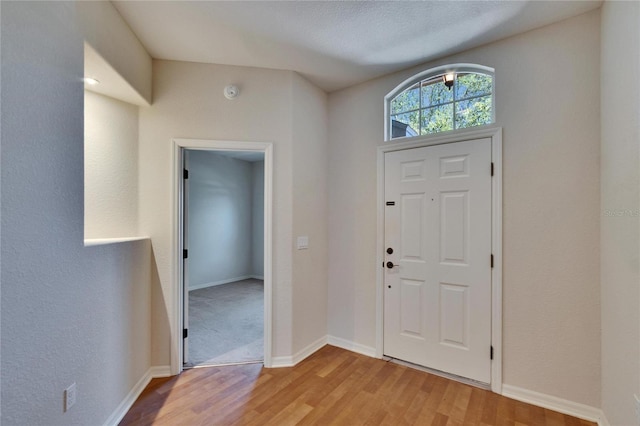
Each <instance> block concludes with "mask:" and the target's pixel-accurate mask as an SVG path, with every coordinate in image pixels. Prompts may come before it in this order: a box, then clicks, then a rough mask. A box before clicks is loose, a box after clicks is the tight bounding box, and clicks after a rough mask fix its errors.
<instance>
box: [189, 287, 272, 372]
mask: <svg viewBox="0 0 640 426" xmlns="http://www.w3.org/2000/svg"><path fill="white" fill-rule="evenodd" d="M263 316H264V284H263V282H262V281H261V280H254V279H249V280H243V281H237V282H234V283H229V284H223V285H218V286H214V287H207V288H203V289H199V290H193V291H190V292H189V359H188V362H186V363H185V364H186V366H199V365H224V364H233V363H244V362H260V361H262V360H263V356H264V343H263V342H264V340H263V334H264V326H263V324H264V318H263Z"/></svg>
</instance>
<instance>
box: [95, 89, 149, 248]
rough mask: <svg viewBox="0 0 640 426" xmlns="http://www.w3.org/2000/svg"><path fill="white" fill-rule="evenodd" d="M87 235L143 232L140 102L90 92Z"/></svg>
mask: <svg viewBox="0 0 640 426" xmlns="http://www.w3.org/2000/svg"><path fill="white" fill-rule="evenodd" d="M84 163H85V167H84V237H85V239H90V238H116V237H133V236H137V235H138V107H137V106H134V105H131V104H128V103H125V102H122V101H118V100H116V99H113V98H110V97H108V96H103V95H99V94H97V93H92V92H88V91H85V92H84Z"/></svg>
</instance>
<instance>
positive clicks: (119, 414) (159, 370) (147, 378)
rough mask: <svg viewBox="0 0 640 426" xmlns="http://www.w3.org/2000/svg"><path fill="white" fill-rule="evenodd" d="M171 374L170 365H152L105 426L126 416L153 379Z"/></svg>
mask: <svg viewBox="0 0 640 426" xmlns="http://www.w3.org/2000/svg"><path fill="white" fill-rule="evenodd" d="M168 376H171V367H170V366H168V365H166V366H165V365H163V366H158V367H151V368H149V369H148V370H147V372H146V373H144V375H143V376H142V377H141V378H140V380H138V382H137V383H136V384H135V385H134V386H133V388H132V389H131V390H130V391H129V393H128V394H127V396H125V397H124V399H123V400H122V402H121V403H120V404H119V405H118V407H117V408H116V409H115V411H114V412H113V413H112V414H111V415H110V416H109V418H108V419H107V421H106V422H104V426H116V425H118V423H120V421H121V420H122V419H123V418H124V416H125V415H126V414H127V412H129V409H131V406H132V405H133V403H134V402H136V399H138V397H139V396H140V394H141V393H142V391H143V390H144V389H145V388H146V387H147V385H148V384H149V382H151V379H155V378H157V377H168Z"/></svg>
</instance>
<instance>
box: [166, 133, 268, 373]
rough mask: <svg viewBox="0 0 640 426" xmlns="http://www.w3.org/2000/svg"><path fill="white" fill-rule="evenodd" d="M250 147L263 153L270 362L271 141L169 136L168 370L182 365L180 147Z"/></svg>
mask: <svg viewBox="0 0 640 426" xmlns="http://www.w3.org/2000/svg"><path fill="white" fill-rule="evenodd" d="M183 149H193V150H207V151H253V152H262V153H264V366H265V367H271V366H272V356H271V345H272V343H271V342H272V302H273V297H272V289H273V286H272V271H273V254H272V217H273V144H272V143H269V142H236V141H219V140H208V139H173V176H172V182H173V231H172V236H173V244H172V252H173V255H172V262H173V270H174V285H173V291H172V296H173V298H174V301H173V312H174V316H173V318H171V322H172V324H173V327H172V328H173V331H174V332H173V333H172V339H171V374H180V373H181V372H182V368H183V359H182V356H183V353H182V329H183V309H184V305H183V303H184V297H183V288H184V282H183V274H182V272H183V264H182V247H183V230H182V219H183V218H182V209H181V204H182V168H183V162H182V161H183V159H182V150H183Z"/></svg>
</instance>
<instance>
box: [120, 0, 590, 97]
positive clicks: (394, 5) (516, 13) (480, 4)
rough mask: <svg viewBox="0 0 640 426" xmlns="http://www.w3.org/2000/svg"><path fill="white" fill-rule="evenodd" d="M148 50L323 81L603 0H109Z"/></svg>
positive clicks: (376, 71)
mask: <svg viewBox="0 0 640 426" xmlns="http://www.w3.org/2000/svg"><path fill="white" fill-rule="evenodd" d="M113 3H114V5H115V6H116V8H117V9H118V11H119V12H120V14H121V15H122V16H123V18H124V19H125V20H126V21H127V22H128V23H129V25H130V26H131V28H132V30H133V31H134V32H135V33H136V34H137V36H138V38H139V39H140V41H141V42H142V44H143V45H144V46H145V47H146V48H147V51H148V52H149V53H150V54H151V56H152V57H154V58H157V59H170V60H179V61H191V62H205V63H216V64H227V65H243V66H255V67H264V68H275V69H287V70H294V71H298V72H299V73H301V74H302V75H304V76H305V77H307V78H308V79H309V80H310V81H312V82H314V83H315V84H316V85H318V86H319V87H321V88H322V89H324V90H326V91H333V90H337V89H341V88H344V87H348V86H350V85H353V84H357V83H360V82H362V81H366V80H368V79H371V78H374V77H378V76H381V75H383V74H387V73H390V72H393V71H397V70H400V69H403V68H407V67H409V66H412V65H416V64H419V63H421V62H425V61H428V60H431V59H435V58H438V57H441V56H444V55H448V54H452V53H457V52H460V51H463V50H466V49H469V48H472V47H476V46H479V45H482V44H485V43H488V42H491V41H495V40H498V39H501V38H505V37H508V36H511V35H514V34H518V33H521V32H524V31H528V30H531V29H534V28H538V27H541V26H544V25H548V24H550V23H553V22H557V21H560V20H562V19H566V18H568V17H571V16H575V15H578V14H581V13H584V12H586V11H589V10H591V9H595V8H598V7H599V6H600V4H601V1H195V2H192V1H160V2H157V1H114V2H113Z"/></svg>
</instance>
